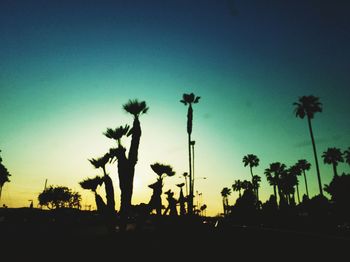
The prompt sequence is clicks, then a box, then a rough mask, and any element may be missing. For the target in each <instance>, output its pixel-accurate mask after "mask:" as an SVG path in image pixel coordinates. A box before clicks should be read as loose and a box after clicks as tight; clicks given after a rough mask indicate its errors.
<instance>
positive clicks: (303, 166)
mask: <svg viewBox="0 0 350 262" xmlns="http://www.w3.org/2000/svg"><path fill="white" fill-rule="evenodd" d="M297 165H298V166H299V168H300V170H301V171H302V172H303V175H304V181H305V189H306V195H307V197H308V198H310V196H309V190H308V187H307V180H306V174H305V171H308V170H310V167H311V164H310V163H309V162H308V161H307V160H305V159H300V160H298V163H297Z"/></svg>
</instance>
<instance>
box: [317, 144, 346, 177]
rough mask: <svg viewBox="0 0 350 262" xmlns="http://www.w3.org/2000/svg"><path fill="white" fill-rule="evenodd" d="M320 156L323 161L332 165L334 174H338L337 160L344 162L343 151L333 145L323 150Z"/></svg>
mask: <svg viewBox="0 0 350 262" xmlns="http://www.w3.org/2000/svg"><path fill="white" fill-rule="evenodd" d="M322 157H323V162H324V163H325V164H331V165H333V171H334V175H338V174H337V165H338V162H344V158H343V153H342V152H341V151H340V149H339V148H335V147H331V148H328V149H327V151H325V152H323V154H322Z"/></svg>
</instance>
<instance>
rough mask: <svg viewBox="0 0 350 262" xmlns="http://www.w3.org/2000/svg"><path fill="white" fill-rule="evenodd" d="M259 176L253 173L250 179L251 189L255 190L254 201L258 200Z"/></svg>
mask: <svg viewBox="0 0 350 262" xmlns="http://www.w3.org/2000/svg"><path fill="white" fill-rule="evenodd" d="M260 182H261V177H260V176H258V175H254V176H253V179H252V186H253V190H254V191H255V195H256V201H258V202H259V187H260Z"/></svg>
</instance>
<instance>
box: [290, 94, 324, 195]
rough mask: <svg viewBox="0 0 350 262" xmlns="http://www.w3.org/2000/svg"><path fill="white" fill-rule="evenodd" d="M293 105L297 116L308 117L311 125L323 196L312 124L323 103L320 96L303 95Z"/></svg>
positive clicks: (318, 176)
mask: <svg viewBox="0 0 350 262" xmlns="http://www.w3.org/2000/svg"><path fill="white" fill-rule="evenodd" d="M293 105H295V106H296V108H295V110H294V112H295V115H296V117H300V118H301V119H303V118H304V117H305V116H306V118H307V123H308V126H309V131H310V136H311V142H312V148H313V151H314V157H315V164H316V171H317V179H318V186H319V189H320V195H321V196H323V191H322V183H321V174H320V168H319V166H318V160H317V151H316V144H315V139H314V134H313V131H312V126H311V119H313V118H314V115H315V113H317V112H322V104H321V103H320V102H319V98H318V97H315V96H302V97H300V98H299V102H296V103H293Z"/></svg>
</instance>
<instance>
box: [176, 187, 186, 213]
mask: <svg viewBox="0 0 350 262" xmlns="http://www.w3.org/2000/svg"><path fill="white" fill-rule="evenodd" d="M184 185H185V183H180V184H176V186H177V187H178V188H180V194H179V200H178V202H179V203H180V215H181V216H183V215H185V214H186V207H185V202H186V200H185V196H184V193H183V190H182V188H183V186H184Z"/></svg>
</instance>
